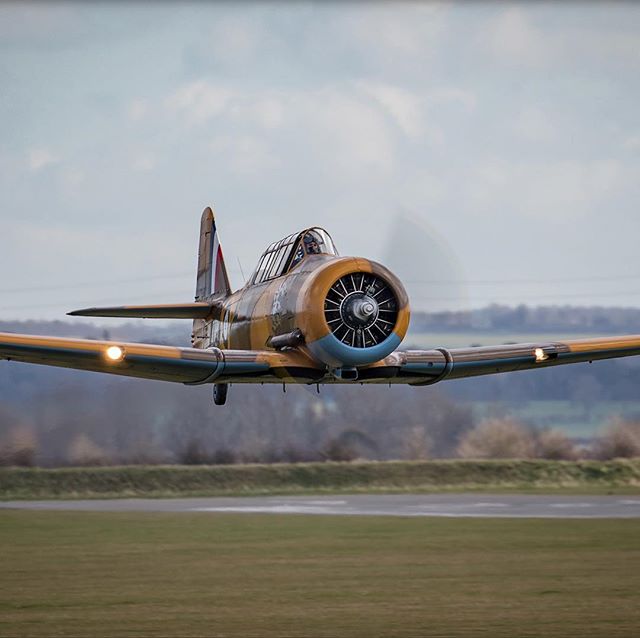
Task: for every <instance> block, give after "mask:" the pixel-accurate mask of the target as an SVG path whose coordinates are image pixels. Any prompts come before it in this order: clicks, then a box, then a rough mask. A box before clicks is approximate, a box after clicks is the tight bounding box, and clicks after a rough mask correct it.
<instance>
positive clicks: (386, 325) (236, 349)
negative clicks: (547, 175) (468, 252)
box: [0, 207, 640, 405]
mask: <svg viewBox="0 0 640 638" xmlns="http://www.w3.org/2000/svg"><path fill="white" fill-rule="evenodd" d="M68 314H69V315H71V316H82V317H130V318H131V317H135V318H162V319H191V320H193V332H192V336H191V345H192V347H190V348H181V347H172V346H160V345H152V344H142V343H123V342H119V341H94V340H90V339H67V338H57V337H41V336H34V335H22V334H13V333H0V359H6V360H8V361H21V362H26V363H35V364H44V365H51V366H60V367H66V368H75V369H79V370H90V371H95V372H105V373H111V374H119V375H124V376H129V377H140V378H144V379H157V380H163V381H173V382H177V383H183V384H185V385H203V384H212V385H213V399H214V403H215V404H216V405H223V404H224V403H225V402H226V399H227V390H228V387H229V385H230V384H233V383H261V384H262V383H282V384H289V383H303V384H309V385H317V387H318V390H319V388H320V385H321V384H354V383H361V384H365V383H366V384H372V383H378V384H382V383H384V384H398V383H406V384H409V385H412V386H427V385H433V384H435V383H439V382H441V381H445V380H453V379H460V378H466V377H474V376H479V375H487V374H496V373H503V372H514V371H517V370H531V369H537V368H547V367H550V366H557V365H563V364H569V363H580V362H592V361H595V360H598V359H611V358H617V357H627V356H632V355H637V354H640V335H630V336H619V337H606V338H596V339H578V340H570V341H540V342H535V343H518V344H510V345H499V346H485V347H469V348H455V349H448V348H444V347H438V348H433V349H430V350H399V349H398V347H399V346H400V344H401V342H402V340H403V338H404V337H405V335H406V333H407V329H408V327H409V315H410V313H409V299H408V296H407V293H406V291H405V289H404V287H403V285H402V283H401V281H400V280H399V279H398V278H397V277H396V276H395V275H394V274H393V273H392V272H391V271H390V270H388V269H387V268H385V267H384V266H383V265H381V264H379V263H376V262H374V261H371V260H369V259H365V258H362V257H341V256H339V255H338V251H337V250H336V248H335V245H334V243H333V240H332V239H331V236H330V235H329V233H327V232H326V231H325V230H324V229H322V228H319V227H313V228H307V229H305V230H302V231H300V232H298V233H294V234H292V235H289V236H287V237H285V238H284V239H281V240H280V241H277V242H275V243H273V244H271V245H270V246H269V247H268V248H267V249H266V250H265V252H264V253H263V254H262V256H261V257H260V260H259V261H258V265H257V267H256V269H255V270H254V272H253V274H252V275H251V277H250V278H249V279H248V280H247V282H246V283H245V285H244V286H243V287H242V288H240V289H239V290H237V291H235V292H233V291H232V289H231V286H230V283H229V277H228V275H227V269H226V267H225V262H224V257H223V254H222V248H221V246H220V241H219V237H218V233H217V229H216V224H215V218H214V213H213V210H212V209H211V208H210V207H207V208H205V210H204V212H203V214H202V220H201V226H200V240H199V251H198V270H197V283H196V295H195V301H194V302H191V303H178V304H163V305H142V306H118V307H107V308H85V309H83V310H75V311H73V312H69V313H68ZM285 387H286V386H285V385H283V388H285Z"/></svg>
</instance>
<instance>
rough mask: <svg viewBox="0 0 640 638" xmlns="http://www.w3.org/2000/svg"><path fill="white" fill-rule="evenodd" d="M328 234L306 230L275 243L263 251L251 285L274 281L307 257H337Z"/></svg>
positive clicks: (320, 230) (323, 231)
mask: <svg viewBox="0 0 640 638" xmlns="http://www.w3.org/2000/svg"><path fill="white" fill-rule="evenodd" d="M337 254H338V251H337V250H336V247H335V245H334V243H333V240H332V239H331V236H330V235H329V233H328V232H327V231H326V230H324V229H323V228H318V227H316V228H307V230H303V231H302V232H300V233H295V234H293V235H289V236H288V237H285V238H284V239H281V240H280V241H276V242H274V243H273V244H271V246H269V248H267V250H265V251H264V253H263V254H262V257H260V261H259V262H258V267H257V268H256V271H255V274H254V276H253V279H252V280H251V283H254V284H260V283H262V282H264V281H269V280H270V279H275V278H276V277H280V276H281V275H284V274H286V273H288V272H289V271H290V270H291V269H293V268H295V267H296V266H297V265H298V264H299V263H300V262H301V261H302V260H303V259H304V258H305V257H306V256H307V255H337Z"/></svg>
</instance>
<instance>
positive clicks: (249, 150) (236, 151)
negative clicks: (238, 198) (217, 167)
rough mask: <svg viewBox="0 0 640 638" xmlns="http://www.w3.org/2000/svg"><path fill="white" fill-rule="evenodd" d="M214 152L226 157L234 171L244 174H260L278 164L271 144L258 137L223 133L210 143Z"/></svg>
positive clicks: (225, 159) (226, 161)
mask: <svg viewBox="0 0 640 638" xmlns="http://www.w3.org/2000/svg"><path fill="white" fill-rule="evenodd" d="M210 150H211V152H212V153H214V154H216V155H219V156H220V157H222V158H224V160H223V161H224V162H225V163H228V165H229V166H230V168H231V169H232V170H233V171H236V172H238V173H241V174H243V175H251V174H260V173H261V172H262V171H265V170H269V169H271V168H273V167H274V166H276V165H277V158H276V156H275V154H274V153H273V152H272V151H271V149H270V148H269V145H268V144H267V143H266V142H265V141H264V140H261V139H259V138H257V137H252V136H249V135H242V136H237V137H231V136H228V135H221V136H218V137H216V138H215V139H214V140H213V142H212V143H211V145H210Z"/></svg>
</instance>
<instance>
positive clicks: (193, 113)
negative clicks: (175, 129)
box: [166, 80, 234, 124]
mask: <svg viewBox="0 0 640 638" xmlns="http://www.w3.org/2000/svg"><path fill="white" fill-rule="evenodd" d="M233 96H234V91H233V90H231V89H229V88H228V87H225V86H219V85H216V84H213V83H211V82H207V81H206V80H198V81H196V82H192V83H190V84H187V85H186V86H183V87H181V88H180V89H178V90H177V91H175V92H174V93H173V94H172V95H170V96H169V97H168V98H167V100H166V106H167V108H168V110H169V111H170V112H173V113H178V114H180V115H183V116H186V117H187V118H188V119H189V121H191V122H192V123H194V124H202V123H204V122H206V121H207V120H209V119H211V118H212V117H215V116H216V115H220V114H221V113H222V112H223V111H224V110H225V107H226V106H227V105H228V103H229V101H230V100H231V98H232V97H233Z"/></svg>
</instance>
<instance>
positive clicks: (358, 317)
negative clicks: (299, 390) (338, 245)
mask: <svg viewBox="0 0 640 638" xmlns="http://www.w3.org/2000/svg"><path fill="white" fill-rule="evenodd" d="M300 300H301V306H300V307H299V309H298V310H299V317H301V319H302V325H301V328H302V331H303V333H304V336H305V340H306V344H307V347H308V348H309V350H310V351H311V353H312V354H313V356H314V357H316V358H317V359H319V360H320V361H322V362H324V363H326V364H327V365H328V366H330V367H333V368H342V367H357V366H363V365H367V364H371V363H375V362H376V361H379V360H381V359H384V357H386V356H387V355H389V354H391V353H392V352H393V351H394V350H395V349H396V348H397V347H398V346H399V345H400V342H401V341H402V339H403V338H404V336H405V334H406V332H407V328H408V326H409V302H408V297H407V293H406V291H405V289H404V286H403V285H402V284H401V283H400V280H399V279H398V278H397V277H396V276H395V275H394V274H393V273H392V272H391V271H389V270H388V269H387V268H385V267H384V266H382V265H380V264H377V263H375V262H372V261H369V260H366V259H353V258H343V259H340V260H338V261H334V262H332V263H330V264H327V266H326V267H324V268H322V269H320V270H319V271H317V272H316V273H314V275H313V276H312V278H311V279H310V282H309V285H308V286H307V287H306V290H305V291H303V294H302V295H301V298H300Z"/></svg>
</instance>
